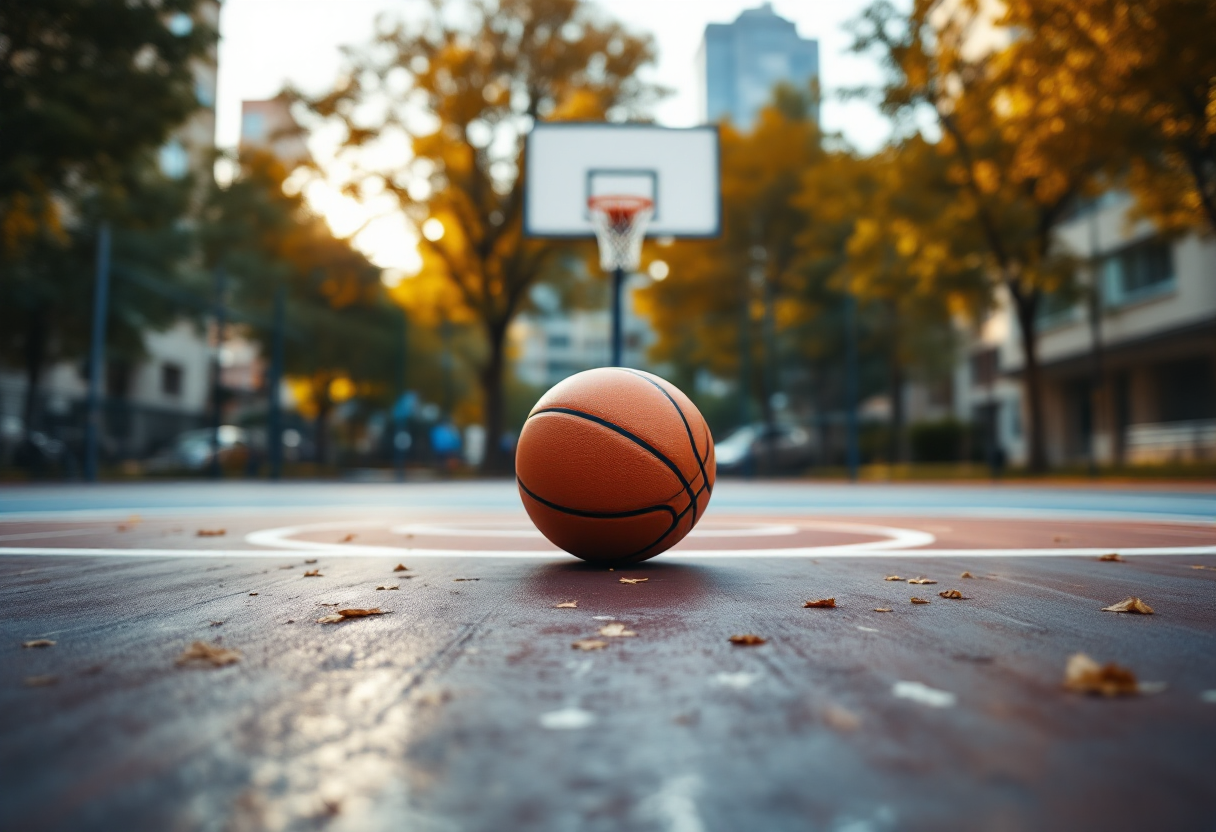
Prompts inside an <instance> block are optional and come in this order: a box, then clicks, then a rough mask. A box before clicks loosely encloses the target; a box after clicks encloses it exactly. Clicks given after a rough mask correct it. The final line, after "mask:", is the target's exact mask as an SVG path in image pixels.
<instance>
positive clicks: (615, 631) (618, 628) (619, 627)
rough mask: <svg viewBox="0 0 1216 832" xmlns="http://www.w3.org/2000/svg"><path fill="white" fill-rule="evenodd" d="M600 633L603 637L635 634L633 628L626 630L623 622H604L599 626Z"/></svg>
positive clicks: (626, 636)
mask: <svg viewBox="0 0 1216 832" xmlns="http://www.w3.org/2000/svg"><path fill="white" fill-rule="evenodd" d="M600 635H602V636H604V637H605V638H630V637H631V636H636V635H637V633H635V632H634V631H633V630H626V629H625V625H624V624H605V625H604V626H603V627H600Z"/></svg>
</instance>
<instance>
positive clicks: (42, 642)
mask: <svg viewBox="0 0 1216 832" xmlns="http://www.w3.org/2000/svg"><path fill="white" fill-rule="evenodd" d="M21 646H22V647H54V646H55V642H53V641H51V640H50V639H49V638H36V639H34V640H32V641H23V642H21Z"/></svg>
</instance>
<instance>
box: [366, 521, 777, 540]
mask: <svg viewBox="0 0 1216 832" xmlns="http://www.w3.org/2000/svg"><path fill="white" fill-rule="evenodd" d="M519 525H520V526H525V525H526V526H531V524H530V523H528V522H527V521H526V520H525V521H521V522H520V523H519ZM389 531H390V532H392V533H393V534H396V535H401V536H406V535H413V536H417V537H424V536H435V537H438V536H443V537H522V538H528V539H530V540H544V539H545V536H544V535H543V534H541V533H540V531H539V530H537V529H536V528H535V527H532V528H518V529H503V528H485V527H478V526H444V525H440V524H437V523H405V524H403V525H400V526H393V527H392V528H391V529H389ZM798 531H799V527H798V526H795V525H793V524H792V523H783V524H777V523H749V524H747V527H746V528H741V529H714V528H701V527H699V526H698V527H697V528H694V529H693V530H692V531H690V532H689V533H688V535H687V537H686V538H685V539H688V538H689V537H697V538H704V537H781V536H788V535H793V534H798Z"/></svg>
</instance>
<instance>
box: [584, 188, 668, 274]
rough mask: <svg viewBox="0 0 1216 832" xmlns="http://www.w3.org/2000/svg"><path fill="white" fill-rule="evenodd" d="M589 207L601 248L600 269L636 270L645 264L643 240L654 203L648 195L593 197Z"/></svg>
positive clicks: (588, 202)
mask: <svg viewBox="0 0 1216 832" xmlns="http://www.w3.org/2000/svg"><path fill="white" fill-rule="evenodd" d="M587 206H588V207H589V208H590V209H591V224H592V225H593V226H594V227H595V238H596V239H597V240H598V241H599V245H600V268H602V269H603V270H604V271H606V272H612V271H616V270H617V269H623V270H625V271H630V272H631V271H635V270H636V269H637V267H638V266H639V265H640V264H641V262H642V238H643V237H645V236H646V224H647V223H649V222H650V217H651V215H653V214H654V203H653V202H652V201H651V200H649V199H647V198H646V197H644V196H593V197H590V198H589V199H588V200H587Z"/></svg>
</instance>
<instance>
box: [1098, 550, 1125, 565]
mask: <svg viewBox="0 0 1216 832" xmlns="http://www.w3.org/2000/svg"><path fill="white" fill-rule="evenodd" d="M1098 560H1100V561H1103V562H1106V563H1111V562H1114V563H1127V561H1125V560H1124V559H1123V558H1121V557H1119V553H1118V552H1111V553H1110V554H1109V555H1103V556H1102V557H1100V558H1098Z"/></svg>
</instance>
